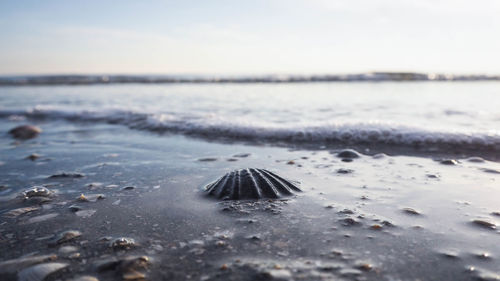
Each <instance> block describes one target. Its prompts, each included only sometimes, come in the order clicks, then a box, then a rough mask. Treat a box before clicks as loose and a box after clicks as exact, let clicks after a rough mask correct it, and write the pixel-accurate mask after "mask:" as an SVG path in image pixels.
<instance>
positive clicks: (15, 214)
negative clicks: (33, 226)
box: [2, 207, 40, 219]
mask: <svg viewBox="0 0 500 281" xmlns="http://www.w3.org/2000/svg"><path fill="white" fill-rule="evenodd" d="M38 209H40V208H38V207H25V208H17V209H13V210H10V211H8V212H5V213H4V214H3V215H2V216H3V217H6V218H11V219H12V218H16V217H18V216H20V215H23V214H26V213H29V212H33V211H36V210H38Z"/></svg>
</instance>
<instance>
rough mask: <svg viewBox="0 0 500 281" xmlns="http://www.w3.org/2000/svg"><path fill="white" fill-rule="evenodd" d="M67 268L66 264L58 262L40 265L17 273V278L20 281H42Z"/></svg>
mask: <svg viewBox="0 0 500 281" xmlns="http://www.w3.org/2000/svg"><path fill="white" fill-rule="evenodd" d="M67 266H68V264H67V263H60V262H50V263H42V264H37V265H34V266H31V267H28V268H25V269H23V270H21V271H19V273H18V274H17V276H18V280H20V281H38V280H40V281H43V280H45V279H46V278H47V277H48V276H49V275H51V274H52V273H55V272H57V271H59V270H61V269H63V268H66V267H67Z"/></svg>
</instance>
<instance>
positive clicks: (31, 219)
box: [26, 213, 59, 224]
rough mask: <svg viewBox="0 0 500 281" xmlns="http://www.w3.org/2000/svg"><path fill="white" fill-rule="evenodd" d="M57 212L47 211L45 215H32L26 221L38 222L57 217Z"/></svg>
mask: <svg viewBox="0 0 500 281" xmlns="http://www.w3.org/2000/svg"><path fill="white" fill-rule="evenodd" d="M58 215H59V214H57V213H49V214H45V215H41V216H36V217H32V218H30V219H28V220H27V221H26V223H27V224H30V223H38V222H42V221H46V220H49V219H52V218H55V217H57V216H58Z"/></svg>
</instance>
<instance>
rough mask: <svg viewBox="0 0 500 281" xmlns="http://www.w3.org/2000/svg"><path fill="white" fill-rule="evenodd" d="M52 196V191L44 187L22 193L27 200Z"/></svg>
mask: <svg viewBox="0 0 500 281" xmlns="http://www.w3.org/2000/svg"><path fill="white" fill-rule="evenodd" d="M51 195H52V191H50V190H49V189H48V188H46V187H43V186H33V187H32V188H30V189H27V190H25V191H24V192H23V193H22V196H23V197H24V198H26V199H28V198H31V197H49V196H51Z"/></svg>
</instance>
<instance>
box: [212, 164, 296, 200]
mask: <svg viewBox="0 0 500 281" xmlns="http://www.w3.org/2000/svg"><path fill="white" fill-rule="evenodd" d="M205 189H206V191H207V192H208V194H209V195H212V196H215V197H217V198H219V199H223V200H246V199H262V198H281V197H284V196H291V195H293V193H294V192H300V191H301V190H300V189H299V188H298V187H297V186H296V185H295V184H294V183H292V182H290V181H288V180H286V179H284V178H282V177H280V176H278V175H276V174H275V173H272V172H270V171H268V170H264V169H254V168H249V169H240V170H235V171H232V172H229V173H227V174H226V175H224V176H223V177H221V178H220V179H218V180H216V181H215V182H213V183H210V184H208V185H207V186H206V187H205Z"/></svg>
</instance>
